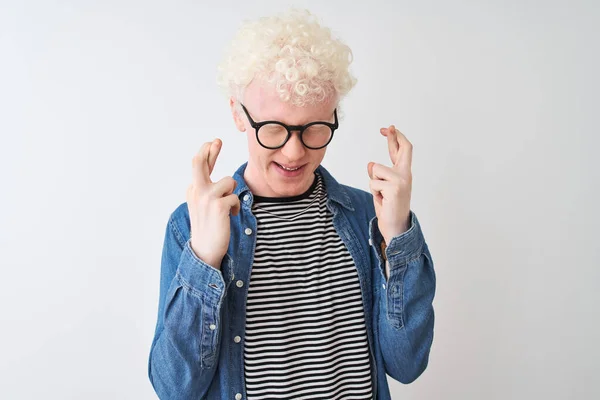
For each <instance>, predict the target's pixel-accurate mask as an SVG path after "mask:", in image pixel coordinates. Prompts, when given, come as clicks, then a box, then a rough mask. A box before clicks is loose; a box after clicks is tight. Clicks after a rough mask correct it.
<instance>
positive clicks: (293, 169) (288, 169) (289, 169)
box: [278, 164, 300, 171]
mask: <svg viewBox="0 0 600 400" xmlns="http://www.w3.org/2000/svg"><path fill="white" fill-rule="evenodd" d="M278 165H279V166H280V167H281V168H283V169H285V170H286V171H296V170H298V169H300V167H298V168H286V167H284V166H283V165H281V164H278Z"/></svg>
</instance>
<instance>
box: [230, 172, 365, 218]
mask: <svg viewBox="0 0 600 400" xmlns="http://www.w3.org/2000/svg"><path fill="white" fill-rule="evenodd" d="M247 165H248V162H247V161H246V162H245V163H243V164H242V165H241V166H240V167H239V168H238V169H237V171H235V173H234V174H233V179H235V181H236V182H237V185H236V187H235V190H234V191H233V193H235V195H236V196H238V197H239V196H240V195H243V194H244V193H245V192H250V189H249V188H248V185H247V184H246V181H245V180H244V171H245V170H246V166H247ZM317 173H319V174H320V175H321V176H322V177H323V179H324V181H325V187H326V188H327V196H328V197H329V199H330V200H331V201H334V202H336V203H338V204H340V205H342V206H343V207H346V208H347V209H348V210H350V211H354V206H353V205H352V202H351V201H350V196H348V192H347V191H346V189H345V188H344V186H343V185H341V184H340V183H338V181H337V180H335V178H334V177H333V176H332V175H331V174H330V173H329V171H327V169H325V167H323V165H319V166H318V167H317ZM250 193H251V192H250Z"/></svg>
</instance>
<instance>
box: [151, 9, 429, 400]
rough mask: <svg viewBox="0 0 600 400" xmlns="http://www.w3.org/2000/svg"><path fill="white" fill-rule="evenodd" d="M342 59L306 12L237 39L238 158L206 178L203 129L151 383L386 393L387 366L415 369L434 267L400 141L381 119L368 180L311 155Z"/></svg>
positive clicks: (199, 389)
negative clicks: (351, 179)
mask: <svg viewBox="0 0 600 400" xmlns="http://www.w3.org/2000/svg"><path fill="white" fill-rule="evenodd" d="M350 62H351V52H350V50H349V48H348V47H347V46H345V45H344V44H343V43H341V42H340V41H339V40H336V39H332V38H331V34H330V31H329V30H328V29H326V28H323V27H321V26H320V25H319V24H318V23H317V22H316V21H314V20H313V19H312V18H311V15H310V14H309V13H307V12H304V13H303V12H290V13H288V14H285V15H280V16H276V17H270V18H262V19H260V20H259V21H256V22H250V23H247V24H246V25H245V26H244V27H243V28H242V29H241V30H240V34H239V35H238V37H237V38H236V39H234V41H233V43H232V46H231V49H230V52H229V54H228V55H227V56H226V58H225V61H224V63H223V65H222V66H221V82H222V83H223V85H224V87H225V88H226V89H227V90H228V93H229V104H230V107H231V110H232V115H233V119H234V122H235V126H236V127H237V129H238V130H239V131H241V132H246V135H247V141H248V150H249V158H248V162H246V163H244V164H242V165H241V166H240V167H239V168H238V170H237V171H236V172H235V174H234V175H233V177H226V178H223V179H221V180H219V181H218V182H213V181H212V180H211V179H210V174H211V172H212V170H213V168H214V165H215V162H216V160H217V156H218V154H219V152H220V149H221V145H222V143H221V141H220V140H219V139H216V140H214V141H212V142H209V143H205V144H204V145H203V146H202V148H201V149H200V151H199V152H198V154H197V155H196V156H195V157H194V158H193V161H192V166H193V181H192V184H191V185H190V186H189V188H188V190H187V194H186V202H185V203H182V204H181V205H180V206H179V207H178V208H177V209H176V210H175V211H174V212H173V213H172V214H171V216H170V218H169V221H168V224H167V228H166V234H165V240H164V247H163V256H162V263H161V284H160V298H159V308H158V321H157V325H156V332H155V337H154V340H153V342H152V348H151V350H150V357H149V365H148V374H149V377H150V380H151V382H152V385H153V387H154V389H155V391H156V393H157V394H158V395H159V397H160V398H161V399H201V398H202V399H204V398H205V399H237V400H240V399H267V398H277V399H343V398H353V399H372V398H374V399H390V398H391V397H390V393H389V388H388V384H387V377H386V374H388V375H390V376H391V377H392V378H394V379H396V380H398V381H400V382H403V383H410V382H412V381H414V380H415V379H416V378H417V377H418V376H419V375H421V373H422V372H423V371H424V370H425V368H426V366H427V364H428V359H429V351H430V347H431V344H432V341H433V326H434V311H433V306H432V301H433V297H434V292H435V273H434V269H433V262H432V258H431V254H430V252H429V249H428V246H427V244H426V242H425V239H424V236H423V232H422V230H421V227H420V225H419V222H418V220H417V217H416V215H415V214H414V212H412V211H411V210H410V196H411V181H412V177H411V158H412V145H411V143H410V142H409V141H408V140H407V139H406V137H405V136H404V135H403V134H402V133H401V132H400V131H399V130H397V129H396V128H395V127H394V126H393V125H392V126H389V127H387V128H381V131H380V132H381V134H382V135H383V136H385V137H386V138H387V145H388V148H389V155H390V159H391V162H392V165H391V166H385V165H382V164H377V163H372V162H371V163H369V164H368V166H367V173H368V177H369V178H370V180H369V187H370V192H371V193H369V192H366V191H363V190H359V189H356V188H352V187H350V186H346V185H342V184H340V183H338V182H337V181H336V180H335V179H334V177H333V176H332V175H331V174H330V173H329V172H328V171H327V170H326V169H325V168H324V167H323V166H322V165H321V161H322V160H323V157H324V155H325V151H326V149H327V146H328V145H329V143H330V142H331V140H332V138H333V134H334V132H335V130H336V129H337V128H338V126H339V121H338V114H337V109H338V107H339V103H340V100H341V99H342V98H343V96H344V95H345V94H346V93H347V92H348V91H349V90H350V89H351V88H352V86H353V85H354V83H355V79H354V78H353V77H352V76H351V75H350V74H349V72H348V65H349V64H350ZM366 177H367V174H365V178H366Z"/></svg>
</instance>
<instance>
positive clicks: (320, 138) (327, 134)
mask: <svg viewBox="0 0 600 400" xmlns="http://www.w3.org/2000/svg"><path fill="white" fill-rule="evenodd" d="M332 133H333V132H332V130H331V128H330V127H329V126H327V125H324V124H314V125H311V126H309V127H308V128H306V129H305V130H304V134H303V136H302V140H304V143H306V145H307V146H308V147H321V146H325V144H327V142H329V140H330V139H331V135H332Z"/></svg>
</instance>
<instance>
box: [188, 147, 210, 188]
mask: <svg viewBox="0 0 600 400" xmlns="http://www.w3.org/2000/svg"><path fill="white" fill-rule="evenodd" d="M209 146H210V142H206V143H204V144H203V145H202V147H201V148H200V150H199V151H198V153H197V154H196V155H195V156H194V158H192V175H193V179H194V183H195V184H196V185H198V186H199V187H202V186H206V185H208V184H209V183H211V181H210V173H209V171H208V163H207V159H208V151H209Z"/></svg>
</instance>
